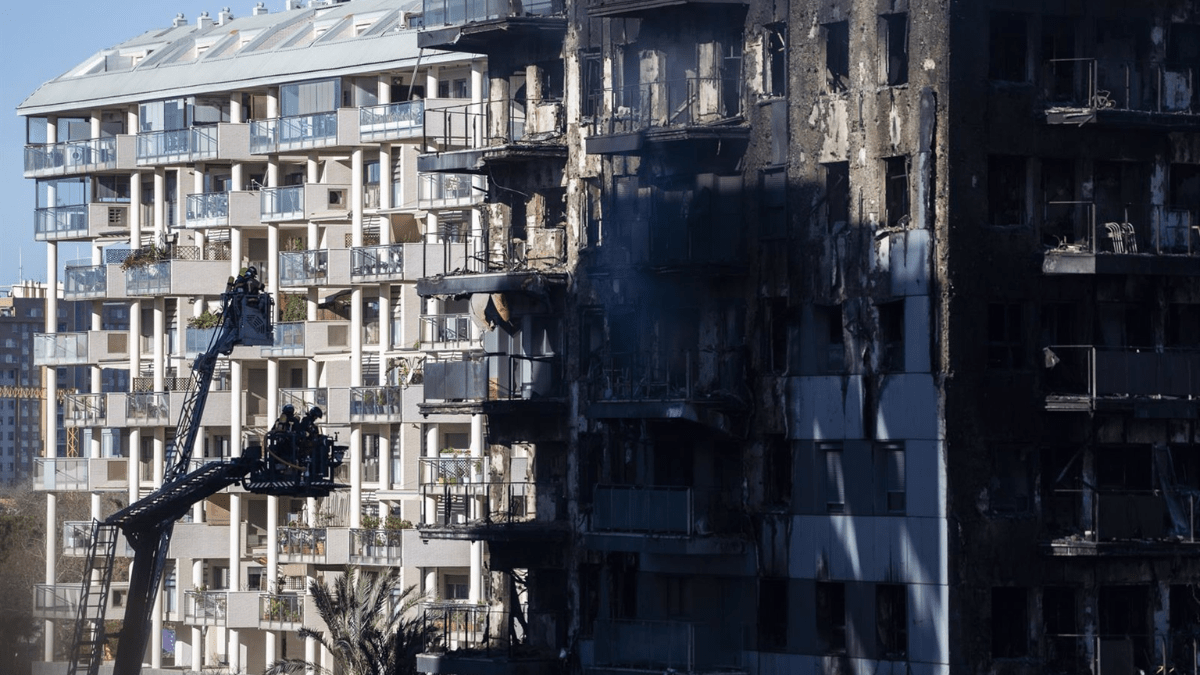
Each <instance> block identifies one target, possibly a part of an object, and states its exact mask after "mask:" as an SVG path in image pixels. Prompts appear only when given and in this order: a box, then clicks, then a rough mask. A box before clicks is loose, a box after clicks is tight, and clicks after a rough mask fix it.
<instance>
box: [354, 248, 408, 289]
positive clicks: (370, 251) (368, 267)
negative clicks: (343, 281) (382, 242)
mask: <svg viewBox="0 0 1200 675" xmlns="http://www.w3.org/2000/svg"><path fill="white" fill-rule="evenodd" d="M403 276H404V244H390V245H386V246H358V247H355V248H352V249H351V250H350V278H351V279H352V280H354V281H386V280H389V279H400V278H402V277H403Z"/></svg>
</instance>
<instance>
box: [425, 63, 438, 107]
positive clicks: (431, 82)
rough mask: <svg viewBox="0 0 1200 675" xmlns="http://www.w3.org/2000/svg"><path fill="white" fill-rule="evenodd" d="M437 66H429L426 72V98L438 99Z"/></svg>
mask: <svg viewBox="0 0 1200 675" xmlns="http://www.w3.org/2000/svg"><path fill="white" fill-rule="evenodd" d="M439 70H440V69H439V68H438V67H437V66H429V68H427V69H426V70H425V98H426V99H431V98H436V97H437V95H438V74H439V73H438V71H439Z"/></svg>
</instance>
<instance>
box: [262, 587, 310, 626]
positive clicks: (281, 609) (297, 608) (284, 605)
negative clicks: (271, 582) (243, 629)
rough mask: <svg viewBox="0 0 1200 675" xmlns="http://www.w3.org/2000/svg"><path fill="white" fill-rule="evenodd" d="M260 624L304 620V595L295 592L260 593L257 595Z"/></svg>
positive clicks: (297, 622)
mask: <svg viewBox="0 0 1200 675" xmlns="http://www.w3.org/2000/svg"><path fill="white" fill-rule="evenodd" d="M258 617H259V623H260V624H271V625H274V624H299V623H301V622H303V621H304V596H302V595H299V594H296V593H261V594H259V596H258Z"/></svg>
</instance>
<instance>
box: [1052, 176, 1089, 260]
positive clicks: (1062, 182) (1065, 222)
mask: <svg viewBox="0 0 1200 675" xmlns="http://www.w3.org/2000/svg"><path fill="white" fill-rule="evenodd" d="M1042 199H1043V202H1042V207H1043V220H1044V222H1043V223H1042V243H1043V244H1045V245H1047V246H1059V245H1061V244H1066V243H1071V242H1078V241H1081V239H1082V237H1083V236H1084V233H1085V232H1087V231H1089V230H1090V227H1091V226H1090V223H1089V220H1088V217H1089V216H1088V209H1087V205H1086V204H1083V203H1082V202H1081V201H1080V200H1077V198H1076V196H1075V162H1074V160H1070V159H1043V160H1042Z"/></svg>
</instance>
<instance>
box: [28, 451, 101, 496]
mask: <svg viewBox="0 0 1200 675" xmlns="http://www.w3.org/2000/svg"><path fill="white" fill-rule="evenodd" d="M88 488H89V486H88V460H87V459H84V458H82V457H34V458H33V489H34V490H46V491H51V492H68V491H70V492H74V491H80V490H87V489H88Z"/></svg>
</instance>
